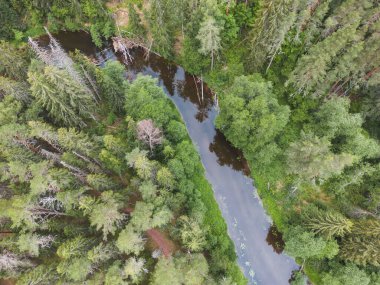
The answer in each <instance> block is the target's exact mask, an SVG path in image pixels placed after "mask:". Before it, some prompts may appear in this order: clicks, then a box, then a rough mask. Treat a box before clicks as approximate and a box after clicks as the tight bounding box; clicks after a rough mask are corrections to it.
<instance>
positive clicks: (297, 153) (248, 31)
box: [0, 0, 380, 285]
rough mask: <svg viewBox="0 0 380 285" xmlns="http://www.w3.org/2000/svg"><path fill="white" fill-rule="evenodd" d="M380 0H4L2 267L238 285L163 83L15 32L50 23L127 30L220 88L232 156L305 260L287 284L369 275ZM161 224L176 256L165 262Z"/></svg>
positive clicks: (20, 272)
mask: <svg viewBox="0 0 380 285" xmlns="http://www.w3.org/2000/svg"><path fill="white" fill-rule="evenodd" d="M379 5H380V3H379V2H378V1H376V0H310V1H306V0H244V1H238V0H236V1H232V0H226V1H225V0H223V1H220V0H205V1H198V0H188V1H184V0H120V1H110V2H108V3H107V1H101V0H70V1H53V0H37V1H30V0H22V1H13V0H5V1H1V3H0V22H1V25H0V39H1V40H2V41H1V42H0V51H1V52H0V63H1V65H0V75H1V76H0V95H1V101H0V126H1V127H0V133H1V134H0V145H1V150H0V169H1V176H0V179H1V184H0V190H1V192H0V195H1V200H0V203H1V208H2V209H4V210H2V212H1V216H2V217H3V218H2V219H1V223H0V226H1V229H2V232H3V233H4V234H3V236H2V238H1V240H0V271H1V274H2V276H4V277H11V278H16V279H17V280H18V281H17V284H52V283H54V282H56V283H58V284H61V283H59V282H63V283H64V282H71V283H70V284H76V283H75V282H79V283H80V284H82V283H81V282H82V281H83V280H89V282H90V281H91V282H93V283H94V284H103V283H102V282H104V283H105V284H144V282H145V283H146V282H147V280H149V282H151V283H150V284H214V283H215V284H244V283H245V280H244V278H243V277H242V275H241V273H240V271H239V270H238V267H237V265H236V262H235V259H236V257H235V253H234V249H233V245H232V243H231V241H230V240H229V238H228V236H227V233H226V227H225V224H224V222H223V220H222V217H221V215H220V212H219V210H218V206H217V205H216V203H215V201H214V199H213V196H212V190H211V189H210V186H209V185H208V183H207V181H206V180H205V178H204V175H203V169H202V165H201V163H200V161H199V158H198V155H197V153H196V151H195V149H194V147H193V146H192V144H191V142H190V140H189V138H188V135H187V133H186V128H185V127H184V125H183V123H182V121H181V119H180V117H179V115H178V113H177V111H176V110H175V108H174V107H173V106H172V104H171V103H170V102H169V101H168V100H167V99H165V96H164V94H163V93H162V90H161V89H160V88H158V87H157V86H156V83H155V81H154V80H153V79H151V78H148V77H138V78H137V79H136V80H135V81H134V82H132V83H127V82H126V81H124V78H123V72H124V67H123V66H122V65H120V64H119V63H117V62H113V61H111V62H108V63H107V64H106V65H105V67H104V68H101V69H100V68H98V67H96V66H95V65H93V64H92V63H91V62H90V61H89V60H88V59H86V58H85V57H84V56H82V55H81V54H79V53H75V54H71V55H70V56H68V55H67V54H65V52H63V50H62V49H61V48H60V46H59V43H57V42H56V41H55V40H54V38H53V37H51V45H50V50H49V52H47V51H46V50H45V49H42V48H40V47H39V46H38V43H37V42H35V41H34V40H33V39H32V38H30V39H29V44H28V43H27V41H28V37H36V36H38V35H42V34H45V33H46V31H45V30H44V28H43V27H44V26H47V27H48V29H49V30H50V31H51V32H57V31H59V30H70V31H74V30H80V29H82V30H86V31H88V32H89V33H90V34H91V36H92V39H93V41H94V43H95V44H96V45H97V46H99V47H100V46H101V45H102V43H103V42H104V41H105V40H106V39H108V38H109V37H110V36H112V35H118V36H122V37H127V38H129V39H131V40H134V41H135V42H138V43H140V44H141V45H144V46H145V47H148V48H149V49H151V50H152V51H154V52H156V53H158V54H160V55H161V56H163V57H165V58H168V59H171V60H173V61H175V62H177V63H179V64H181V65H182V66H183V67H184V68H185V69H186V70H187V71H188V72H190V73H193V74H195V75H197V76H199V77H200V78H203V79H204V81H205V82H207V83H208V85H209V86H210V87H211V88H212V89H213V90H214V92H215V94H216V96H217V97H218V101H219V108H220V113H219V116H218V118H217V119H216V126H217V127H218V128H219V129H220V130H221V131H222V132H223V134H224V135H225V136H226V137H227V139H228V140H229V141H230V142H231V143H232V144H233V145H234V146H235V147H237V148H239V149H241V150H242V151H243V153H244V156H245V158H246V159H247V160H248V163H249V165H250V168H251V173H252V176H253V178H254V181H255V186H256V187H257V189H258V192H259V194H260V197H261V199H262V200H263V202H264V206H265V208H266V210H267V211H268V213H269V214H270V215H271V217H272V219H273V221H274V223H275V224H276V226H277V227H278V229H279V230H280V231H281V232H282V233H283V237H284V241H285V252H286V253H287V254H289V255H290V256H292V257H294V258H295V259H296V261H297V262H298V263H299V264H300V271H299V272H297V273H296V274H295V276H294V278H293V281H292V283H293V284H296V285H302V284H306V282H307V277H308V279H309V280H310V281H311V282H312V283H313V284H320V285H378V284H380V160H379V158H380V143H379V139H380V128H379V123H380V115H379V114H380V110H379V106H380V94H379V92H380V43H379V42H380V6H379ZM252 218H253V219H254V217H252ZM152 229H154V230H152ZM157 234H159V235H160V236H164V237H170V239H168V240H170V241H171V242H173V244H172V246H173V247H178V248H181V249H182V250H181V252H182V254H178V255H176V256H174V257H173V258H172V259H166V258H163V257H162V255H163V256H165V252H159V251H157V250H156V249H155V247H154V244H152V243H151V240H152V236H154V235H157ZM188 252H191V253H192V254H191V255H190V254H187V253H188ZM36 265H38V266H36ZM30 280H33V282H34V283H30ZM99 280H100V281H99Z"/></svg>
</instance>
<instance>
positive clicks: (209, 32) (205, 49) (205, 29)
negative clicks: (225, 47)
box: [197, 16, 222, 69]
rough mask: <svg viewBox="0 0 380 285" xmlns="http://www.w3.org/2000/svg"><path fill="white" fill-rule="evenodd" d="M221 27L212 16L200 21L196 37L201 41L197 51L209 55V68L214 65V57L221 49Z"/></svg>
mask: <svg viewBox="0 0 380 285" xmlns="http://www.w3.org/2000/svg"><path fill="white" fill-rule="evenodd" d="M221 30H222V29H221V27H219V26H218V24H217V22H216V21H215V19H214V18H212V17H210V16H208V17H206V18H205V19H204V21H203V22H202V23H201V27H200V29H199V32H198V35H197V39H198V40H199V41H200V42H201V48H200V49H199V52H200V53H201V54H204V55H210V56H211V69H213V67H214V58H215V56H216V55H217V53H218V51H219V50H220V49H221V43H220V42H221V37H220V32H221Z"/></svg>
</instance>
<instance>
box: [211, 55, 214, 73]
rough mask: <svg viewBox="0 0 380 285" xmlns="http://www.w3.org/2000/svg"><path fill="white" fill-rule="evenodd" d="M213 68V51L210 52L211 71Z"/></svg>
mask: <svg viewBox="0 0 380 285" xmlns="http://www.w3.org/2000/svg"><path fill="white" fill-rule="evenodd" d="M213 67H214V51H212V52H211V70H212V69H213Z"/></svg>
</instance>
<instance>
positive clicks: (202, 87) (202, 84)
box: [201, 74, 203, 103]
mask: <svg viewBox="0 0 380 285" xmlns="http://www.w3.org/2000/svg"><path fill="white" fill-rule="evenodd" d="M201 84H202V89H201V90H202V103H203V75H202V74H201Z"/></svg>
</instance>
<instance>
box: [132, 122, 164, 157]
mask: <svg viewBox="0 0 380 285" xmlns="http://www.w3.org/2000/svg"><path fill="white" fill-rule="evenodd" d="M137 137H138V139H139V140H140V141H142V142H144V143H146V144H147V145H148V146H149V148H150V151H152V150H153V148H154V146H156V145H159V144H161V143H162V133H161V131H160V129H159V128H156V127H155V126H154V124H153V121H152V120H151V119H148V120H142V121H140V122H138V123H137Z"/></svg>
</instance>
